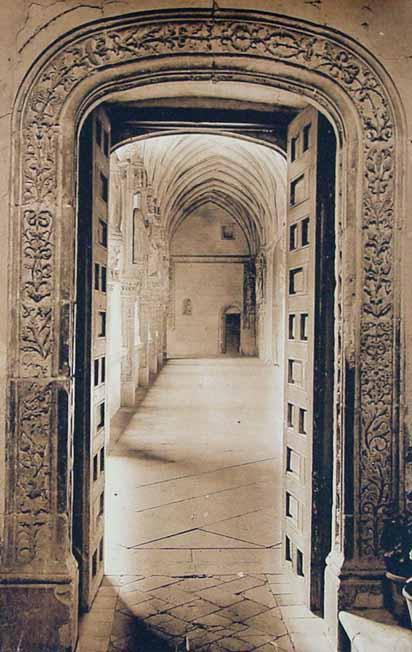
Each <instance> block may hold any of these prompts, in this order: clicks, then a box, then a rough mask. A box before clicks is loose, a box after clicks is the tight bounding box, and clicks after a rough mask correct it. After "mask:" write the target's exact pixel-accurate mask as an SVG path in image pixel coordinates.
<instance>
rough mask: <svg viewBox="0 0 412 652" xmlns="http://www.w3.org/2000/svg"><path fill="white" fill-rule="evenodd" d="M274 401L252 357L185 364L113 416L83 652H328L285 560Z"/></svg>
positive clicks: (277, 402) (272, 374)
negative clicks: (103, 520) (98, 579)
mask: <svg viewBox="0 0 412 652" xmlns="http://www.w3.org/2000/svg"><path fill="white" fill-rule="evenodd" d="M281 403H282V395H281V391H280V382H279V377H278V370H277V369H276V368H274V367H272V366H267V365H264V364H263V363H261V362H260V361H258V360H256V359H241V358H237V359H227V358H226V359H213V360H180V361H170V362H169V363H168V364H167V366H166V367H165V368H164V369H163V371H162V372H161V374H160V375H159V377H158V379H157V380H156V382H155V384H154V385H153V387H151V388H150V390H149V391H148V392H147V394H146V396H145V397H144V398H143V399H142V402H141V403H140V405H139V407H138V409H137V410H130V409H128V410H122V411H121V412H120V413H119V414H118V415H117V417H116V421H117V423H116V427H117V428H118V430H119V432H121V436H120V438H119V439H118V441H117V443H116V445H115V446H114V447H113V449H112V451H111V454H110V456H109V457H108V460H107V485H106V513H107V515H108V519H107V524H106V541H107V545H106V550H105V555H106V573H107V575H108V576H107V577H106V578H105V583H104V586H103V587H102V588H101V590H100V592H99V594H98V596H97V598H96V601H95V603H94V606H93V609H92V611H91V612H90V614H88V615H87V616H86V617H85V618H84V619H83V622H82V625H81V638H80V646H81V647H80V651H81V652H97V651H99V652H102V651H104V652H109V651H110V652H114V651H115V650H122V651H124V652H140V651H144V652H156V651H157V650H165V651H166V650H172V651H173V650H179V651H180V650H184V651H185V652H186V651H187V650H210V651H211V652H213V651H217V650H242V651H244V652H247V651H248V650H262V651H263V652H266V651H267V650H279V651H281V650H284V651H286V652H288V651H290V650H294V651H296V652H324V651H326V650H328V652H330V651H329V648H328V647H327V640H326V637H325V635H324V630H323V627H322V621H321V620H320V619H318V618H315V617H314V616H313V615H312V614H310V613H309V612H308V611H307V610H306V609H305V607H303V606H302V603H301V599H300V597H299V595H298V591H297V587H296V586H295V584H294V580H293V578H291V577H289V576H288V575H287V574H285V572H284V570H283V568H282V565H281V560H280V547H279V546H280V496H281V492H280V487H281V475H280V471H281V458H282V450H281V422H280V415H281ZM137 574H139V575H137Z"/></svg>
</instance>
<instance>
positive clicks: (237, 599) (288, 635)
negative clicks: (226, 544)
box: [80, 574, 330, 652]
mask: <svg viewBox="0 0 412 652" xmlns="http://www.w3.org/2000/svg"><path fill="white" fill-rule="evenodd" d="M291 587H292V584H291V581H290V578H289V577H288V576H286V575H282V574H278V575H263V574H262V575H243V576H239V575H236V576H209V577H196V578H193V577H186V578H177V577H167V576H151V577H146V578H144V577H137V576H115V577H106V578H105V580H104V586H103V587H102V588H101V590H100V593H99V595H98V597H97V599H96V602H95V605H94V607H93V610H92V612H91V613H90V614H88V615H87V616H86V617H85V618H84V619H83V622H82V624H81V634H82V637H81V648H80V650H81V652H86V651H87V652H120V651H121V652H158V651H159V652H160V651H164V652H166V651H167V650H170V651H172V652H177V651H179V652H180V651H182V652H183V651H184V652H186V651H188V650H197V651H199V652H200V651H202V652H206V651H210V652H222V651H224V650H238V651H241V652H249V651H250V650H260V651H261V652H274V651H276V650H277V651H278V652H294V651H297V652H300V651H305V652H330V648H329V646H328V642H327V639H326V637H325V634H324V631H323V626H322V621H321V620H320V619H319V618H317V617H315V616H314V615H313V614H311V613H310V612H309V611H307V610H306V609H305V607H303V606H302V605H301V604H298V603H299V599H297V598H296V595H295V594H293V593H291V590H292V588H291Z"/></svg>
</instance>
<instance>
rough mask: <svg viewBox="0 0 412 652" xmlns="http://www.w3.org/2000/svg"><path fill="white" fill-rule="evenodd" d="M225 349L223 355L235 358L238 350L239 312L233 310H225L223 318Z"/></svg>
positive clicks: (238, 352) (239, 351)
mask: <svg viewBox="0 0 412 652" xmlns="http://www.w3.org/2000/svg"><path fill="white" fill-rule="evenodd" d="M224 320H225V323H224V329H225V330H224V332H225V345H224V346H225V348H224V351H223V352H224V353H225V354H226V355H230V356H233V355H234V356H237V355H239V354H240V353H241V350H240V312H239V311H238V310H236V309H235V308H229V310H226V312H225V316H224Z"/></svg>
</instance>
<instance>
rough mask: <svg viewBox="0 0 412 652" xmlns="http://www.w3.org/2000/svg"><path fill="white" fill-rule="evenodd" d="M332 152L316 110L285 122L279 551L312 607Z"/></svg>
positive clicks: (319, 588) (327, 492)
mask: <svg viewBox="0 0 412 652" xmlns="http://www.w3.org/2000/svg"><path fill="white" fill-rule="evenodd" d="M335 150H336V146H335V138H334V134H333V131H332V128H331V126H330V125H329V123H328V122H327V120H326V119H325V118H323V116H321V115H320V114H318V112H317V111H316V110H315V109H313V108H309V109H306V110H305V111H303V112H302V113H300V114H299V115H298V116H297V117H296V118H295V119H294V120H293V121H292V123H291V124H290V126H289V131H288V211H287V275H286V276H287V288H286V320H287V323H286V360H285V362H286V364H285V403H286V405H285V419H284V474H285V481H284V501H283V509H284V516H283V523H284V527H283V552H284V559H285V560H286V561H287V562H289V564H290V565H291V567H292V568H293V571H294V572H295V574H296V575H297V576H298V577H299V578H300V579H301V582H302V584H303V587H304V590H305V596H306V600H307V603H308V605H310V606H311V608H312V609H321V608H322V602H323V572H324V566H325V558H326V555H327V554H328V552H329V550H330V529H331V523H330V521H331V518H330V509H331V480H332V478H331V468H332V457H331V456H332V450H331V440H332V431H333V428H332V427H333V424H332V422H331V417H332V410H331V405H332V397H331V396H330V395H329V392H330V391H332V390H331V389H330V388H332V387H333V350H334V339H333V294H334V278H333V265H334V262H333V257H334V232H333V221H334V183H335V160H336V151H335ZM325 159H326V160H325ZM320 494H322V495H320ZM321 503H322V504H321ZM325 507H328V508H329V511H328V509H325Z"/></svg>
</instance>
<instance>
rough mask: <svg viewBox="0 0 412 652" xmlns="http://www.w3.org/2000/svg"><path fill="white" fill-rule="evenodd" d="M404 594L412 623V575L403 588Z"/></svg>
mask: <svg viewBox="0 0 412 652" xmlns="http://www.w3.org/2000/svg"><path fill="white" fill-rule="evenodd" d="M402 595H403V597H404V598H405V600H406V604H407V605H408V611H409V618H410V621H411V623H412V577H410V578H409V579H408V580H407V582H406V584H405V586H404V587H403V589H402Z"/></svg>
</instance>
